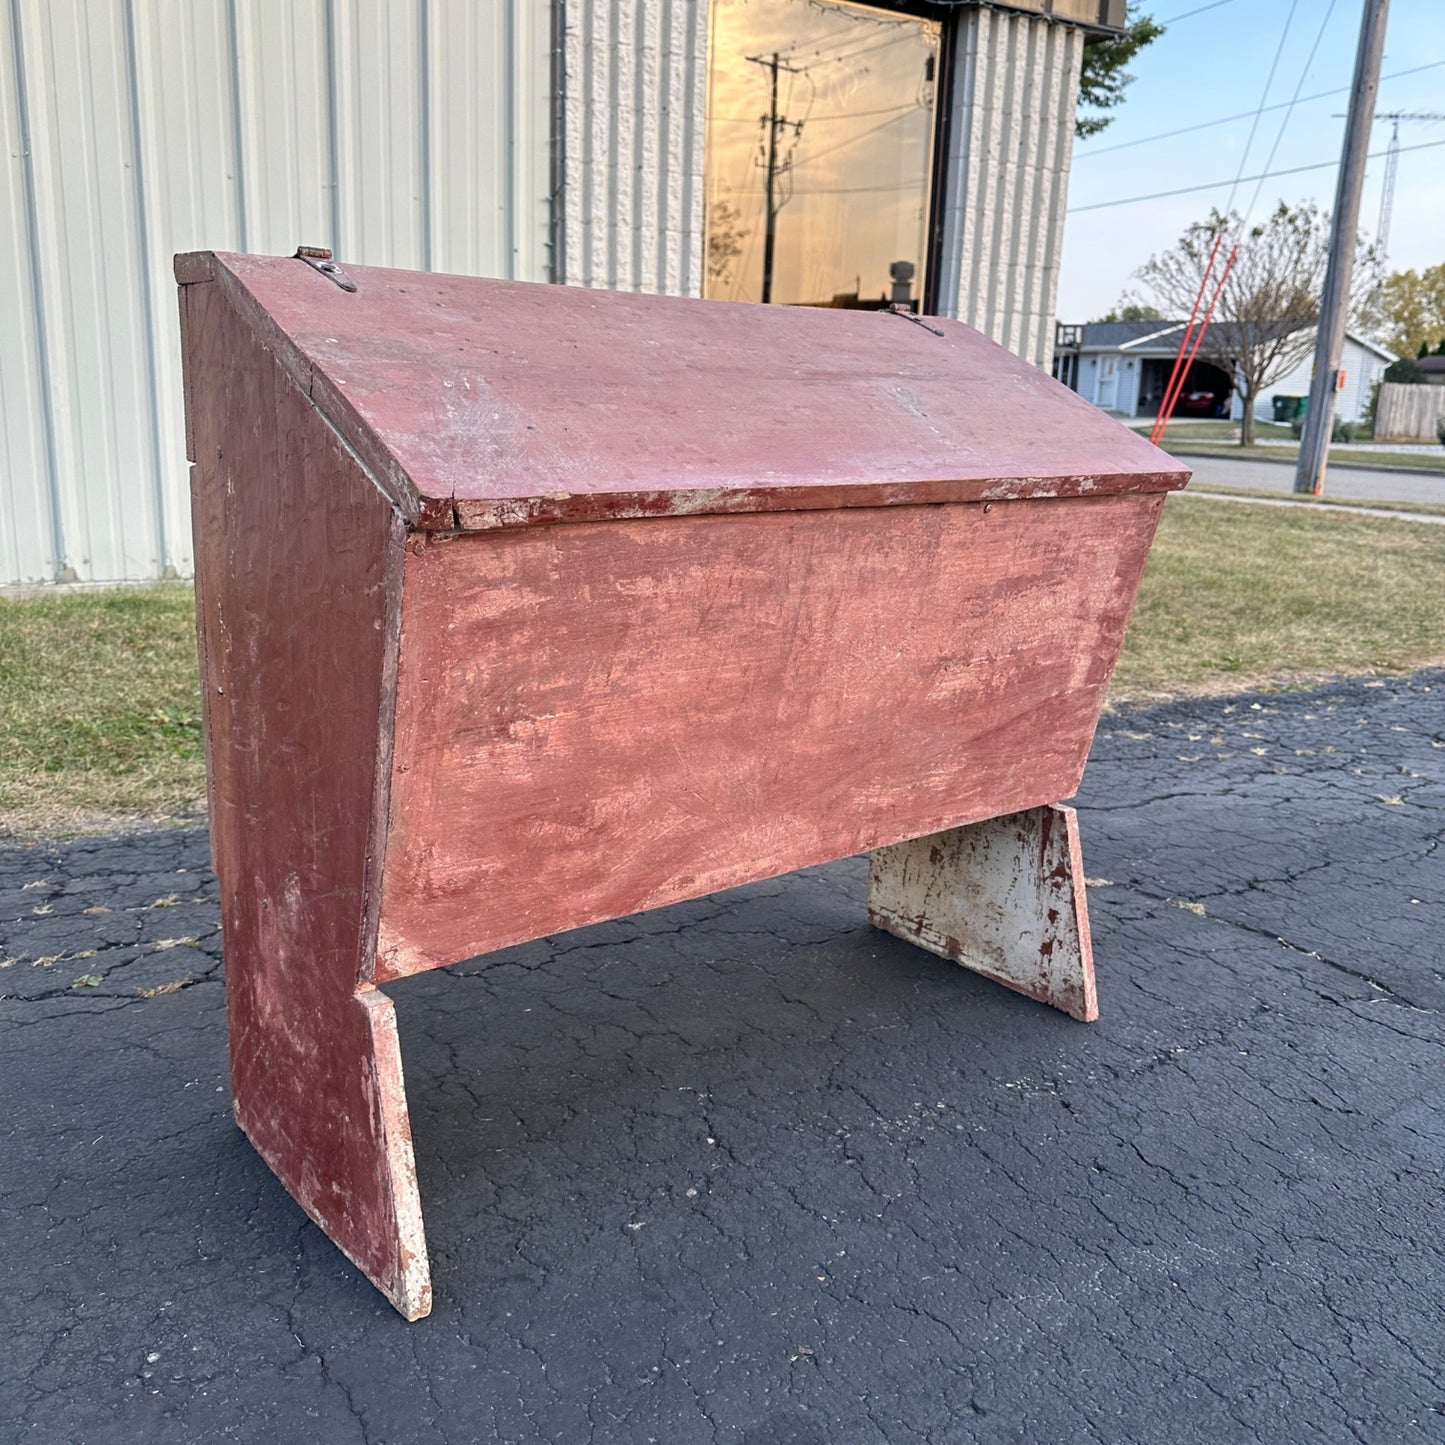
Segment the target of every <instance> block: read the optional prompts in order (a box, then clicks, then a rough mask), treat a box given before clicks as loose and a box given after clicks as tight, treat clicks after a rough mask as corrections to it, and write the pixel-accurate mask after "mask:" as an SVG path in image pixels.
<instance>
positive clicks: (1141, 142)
mask: <svg viewBox="0 0 1445 1445" xmlns="http://www.w3.org/2000/svg"><path fill="white" fill-rule="evenodd" d="M1442 65H1445V60H1431V61H1427V62H1426V64H1424V65H1412V66H1410V68H1409V69H1408V70H1392V71H1391V72H1390V73H1389V75H1382V76H1381V77H1380V81H1381V84H1383V83H1384V82H1385V81H1387V80H1399V79H1400V78H1401V77H1402V76H1406V75H1418V74H1419V73H1420V71H1422V70H1436V69H1438V68H1439V67H1440V66H1442ZM1349 88H1350V87H1349V86H1348V85H1338V86H1336V87H1335V88H1334V89H1333V90H1317V91H1316V92H1315V93H1314V94H1313V95H1302V96H1300V97H1299V98H1298V100H1297V101H1288V100H1281V101H1277V102H1276V103H1275V104H1274V105H1267V106H1265V108H1264V109H1263V110H1262V111H1261V112H1260V114H1261V115H1268V114H1269V113H1270V111H1272V110H1286V109H1288V108H1289V107H1290V106H1291V105H1296V104H1297V105H1303V104H1305V103H1306V102H1307V101H1311V100H1327V99H1328V98H1329V97H1330V96H1332V95H1344V94H1345V93H1346V92H1347V91H1348V90H1349ZM1254 113H1255V112H1254V111H1252V110H1242V111H1240V112H1239V113H1238V114H1236V115H1221V116H1218V117H1216V118H1215V119H1214V120H1201V121H1196V122H1195V123H1194V124H1193V125H1183V126H1180V127H1179V129H1178V130H1162V131H1160V132H1159V133H1158V134H1157V135H1141V136H1139V137H1138V138H1137V139H1136V140H1121V141H1115V142H1114V144H1113V145H1107V146H1098V147H1091V148H1090V149H1088V150H1086V151H1082V152H1080V153H1079V154H1077V155H1076V156H1075V157H1074V164H1075V165H1077V164H1078V163H1079V162H1080V161H1088V160H1093V158H1094V157H1095V156H1102V155H1108V153H1109V152H1110V151H1123V150H1129V149H1130V148H1131V147H1133V146H1147V145H1153V144H1154V142H1155V141H1161V140H1173V139H1174V137H1175V136H1180V135H1190V134H1192V133H1193V132H1194V131H1197V130H1208V129H1209V128H1210V127H1211V126H1216V125H1228V124H1229V123H1230V122H1231V121H1236V120H1248V119H1249V118H1250V116H1252V115H1253V114H1254Z"/></svg>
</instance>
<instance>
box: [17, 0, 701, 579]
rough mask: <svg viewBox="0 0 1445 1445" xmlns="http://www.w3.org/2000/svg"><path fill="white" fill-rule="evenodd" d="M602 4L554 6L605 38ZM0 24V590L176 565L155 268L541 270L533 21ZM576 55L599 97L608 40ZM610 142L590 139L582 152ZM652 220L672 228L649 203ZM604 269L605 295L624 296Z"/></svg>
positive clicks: (160, 11)
mask: <svg viewBox="0 0 1445 1445" xmlns="http://www.w3.org/2000/svg"><path fill="white" fill-rule="evenodd" d="M611 4H612V0H579V5H578V6H577V7H574V8H584V7H590V8H591V9H592V10H594V11H595V15H594V16H593V19H594V21H595V23H596V24H598V25H600V26H602V27H604V29H605V28H606V27H607V26H608V25H609V24H610V20H611V16H612V11H611V9H610V6H611ZM671 6H672V8H671V9H668V10H667V11H666V14H665V16H664V20H663V21H661V22H655V21H654V18H653V16H652V14H651V12H649V13H648V14H646V15H642V14H641V13H640V12H631V13H635V14H637V15H638V18H639V20H645V22H646V27H647V32H648V33H649V34H653V33H661V31H660V30H659V26H663V27H665V26H666V25H667V24H671V26H672V29H673V31H676V30H677V28H678V24H677V20H676V18H675V17H676V16H677V15H678V14H679V13H681V14H682V15H683V16H684V19H685V22H686V23H685V24H684V33H685V35H686V36H687V37H688V38H687V40H686V43H685V45H684V47H683V49H684V50H685V51H686V55H685V57H684V58H685V59H686V60H687V63H688V64H690V65H691V66H692V68H693V70H694V71H696V68H697V66H698V65H699V64H700V63H701V62H700V55H701V50H700V47H699V45H698V43H697V36H698V35H700V34H701V26H700V23H699V18H700V17H701V16H702V15H703V14H704V12H705V7H704V6H700V5H697V4H695V3H692V0H671ZM0 11H3V16H4V25H3V31H0V63H3V64H4V71H3V74H0V126H3V128H4V131H5V138H6V142H7V144H6V155H7V156H8V158H9V164H8V166H7V169H6V175H5V182H4V185H3V187H0V286H3V288H4V294H3V296H0V404H3V406H4V415H5V427H4V435H3V440H0V464H3V467H4V472H3V475H0V585H6V584H14V583H19V582H35V581H37V580H43V579H54V578H56V577H57V576H59V577H68V576H69V575H71V574H70V573H69V572H67V571H65V570H64V569H65V568H66V567H67V565H70V566H73V568H74V575H76V576H78V577H79V578H81V579H83V580H95V581H120V580H125V579H128V578H145V577H155V576H159V575H161V573H162V571H163V570H164V569H165V568H167V567H170V568H173V569H175V570H177V571H181V572H185V571H188V570H189V569H190V564H191V555H190V527H189V520H188V510H189V508H188V496H187V475H186V464H185V458H184V450H183V445H182V440H181V437H182V423H181V385H180V374H179V359H178V358H179V345H178V337H177V328H176V320H175V301H174V289H173V286H172V281H171V276H170V257H171V254H172V253H173V252H175V251H178V250H193V249H203V248H206V247H214V248H218V249H248V250H255V251H270V252H280V253H287V252H289V251H291V250H292V249H293V248H294V247H295V246H296V244H297V243H298V242H300V241H307V242H312V243H316V244H323V245H326V244H330V245H333V246H335V247H336V248H337V250H338V253H339V254H340V255H341V256H342V257H343V259H346V258H347V257H350V258H351V259H353V260H362V261H382V262H385V263H388V264H402V265H424V264H427V261H428V259H429V260H430V264H432V265H433V266H436V267H439V268H443V269H450V270H455V271H462V272H475V273H479V274H485V275H496V276H506V275H513V276H517V277H519V278H522V279H531V280H543V279H546V277H547V273H548V270H549V267H550V265H551V259H552V258H551V256H550V254H549V247H550V246H551V243H552V209H551V190H552V185H553V178H552V171H551V150H552V124H553V94H552V92H553V79H552V75H553V70H552V53H551V52H552V45H553V37H552V19H553V16H552V7H551V6H550V5H547V4H544V3H542V0H475V3H469V0H298V3H296V4H293V5H285V4H282V3H281V0H194V3H187V4H184V5H177V4H173V3H165V0H51V3H46V0H0ZM12 15H14V16H18V17H20V19H21V22H22V24H21V32H20V33H21V37H22V41H21V46H20V48H21V49H23V51H24V53H23V55H22V54H20V51H19V49H17V48H15V45H14V42H13V39H12V37H11V34H10V31H11V23H10V22H11V19H12ZM667 17H673V18H672V19H671V20H669V19H668V18H667ZM130 20H133V25H132V26H131V27H130V29H128V27H127V22H128V21H130ZM675 48H676V47H674V49H675ZM591 59H592V60H593V61H594V62H595V64H596V67H597V70H598V74H599V75H600V76H601V77H602V78H603V80H604V82H605V83H607V84H610V83H611V80H610V77H611V74H612V68H611V57H610V56H609V54H608V46H607V45H606V44H605V43H603V44H601V45H600V46H599V47H598V49H597V53H596V54H595V55H593V56H592V57H591ZM21 62H23V66H24V71H25V75H26V76H27V77H28V78H29V97H28V98H29V106H28V110H29V113H30V115H31V121H32V131H33V134H32V137H31V146H32V150H33V156H27V155H25V154H23V151H24V145H23V137H22V135H21V131H20V127H21V114H20V108H19V104H20V102H19V97H20V88H19V84H18V81H19V79H20V73H19V71H18V69H17V66H19V65H20V64H21ZM673 64H674V62H673V61H671V60H669V61H667V62H666V65H665V66H664V67H663V68H662V70H658V69H656V68H655V69H654V71H653V72H652V73H654V74H662V73H663V72H664V71H665V73H666V77H667V83H668V85H669V86H672V87H674V91H675V88H676V86H677V85H679V84H684V85H685V84H687V83H690V82H687V80H686V76H685V74H684V71H682V70H679V71H676V72H675V71H674V70H673V69H670V68H668V67H671V66H673ZM559 69H560V67H559ZM678 75H683V76H684V79H683V81H681V82H679V80H678V79H677V76H678ZM695 99H696V102H697V106H698V107H700V99H701V97H700V94H698V95H696V97H695ZM629 108H631V102H629ZM699 114H700V110H699ZM561 118H562V123H563V127H564V131H565V134H566V135H567V136H568V137H569V138H570V140H571V143H572V144H574V145H575V146H577V147H578V148H579V149H578V153H580V146H581V143H582V137H583V135H584V134H585V135H587V137H588V143H589V144H591V138H592V135H593V132H594V130H595V129H597V128H595V127H594V126H592V125H591V124H590V123H589V121H588V118H587V116H586V115H585V114H584V113H582V112H580V111H579V110H578V108H577V107H576V106H573V107H571V108H570V109H567V110H565V111H563V112H562V116H561ZM650 124H652V121H650V120H648V121H639V122H638V127H639V128H638V130H637V131H636V135H637V144H638V146H639V147H641V148H640V149H639V151H638V154H639V155H641V156H643V157H644V158H650V157H652V155H653V152H654V150H657V151H658V153H659V155H660V154H661V153H662V152H664V151H665V152H666V153H667V154H668V155H673V154H683V153H685V155H686V157H687V158H688V164H690V165H691V166H692V167H693V170H694V172H695V171H696V170H697V169H698V168H700V165H701V152H700V140H701V130H700V127H699V126H698V125H697V124H695V123H690V124H689V125H688V126H684V127H682V128H681V129H680V130H677V129H669V130H668V132H667V135H666V137H665V138H664V137H661V136H659V137H657V138H656V141H655V142H654V139H653V137H652V136H651V135H650V134H649V133H648V131H647V126H648V125H650ZM614 129H615V128H614V127H612V126H611V125H610V124H604V125H603V126H601V128H600V140H599V143H600V144H602V145H604V146H605V145H606V144H608V140H607V137H608V136H609V135H611V134H613V132H614ZM649 163H650V160H649ZM30 175H33V177H34V197H33V204H31V203H29V202H28V201H27V185H28V184H29V182H28V180H27V177H28V176H30ZM603 182H604V183H601V184H598V185H595V186H593V187H592V188H591V189H590V190H589V191H588V195H589V197H590V198H591V199H590V204H592V205H593V206H594V207H595V208H596V209H595V213H594V215H593V217H592V224H591V225H590V226H589V227H586V228H584V227H576V228H574V231H575V234H577V235H579V236H582V237H583V238H584V239H585V240H586V241H587V243H588V245H589V247H591V245H592V241H593V238H594V237H599V238H602V239H603V240H605V238H606V235H607V233H608V230H609V224H610V216H609V212H608V208H609V206H610V205H611V204H612V196H613V188H612V187H610V186H609V185H608V184H606V183H605V177H604V178H603ZM560 210H561V208H559V213H560ZM635 211H636V208H634V220H635V219H636V215H635ZM654 214H656V215H657V217H658V221H657V224H659V226H660V227H661V226H664V225H665V226H667V227H676V226H677V224H678V221H677V217H676V207H675V206H672V205H671V204H670V202H669V200H668V197H667V196H666V195H665V194H662V193H661V190H659V195H658V199H657V204H656V207H655V208H654ZM648 223H649V224H651V221H650V220H649V222H648ZM32 226H33V227H34V229H35V232H36V243H35V244H34V245H32V243H31V235H30V232H31V228H32ZM689 244H690V245H692V246H693V247H694V248H695V247H696V244H697V242H696V226H695V223H694V229H693V233H692V240H691V241H690V242H689V240H688V238H687V236H686V234H684V235H683V236H682V239H681V241H680V242H679V241H678V240H677V239H676V238H674V239H673V240H671V241H669V242H668V243H667V244H665V245H664V246H663V247H662V253H663V254H662V255H661V256H660V257H659V259H658V261H657V263H656V268H655V269H656V271H657V272H658V274H659V280H658V282H657V284H659V285H665V284H668V281H667V279H666V277H664V276H662V273H663V272H664V271H667V274H668V276H673V277H680V278H682V280H683V284H686V276H687V274H688V273H687V269H686V268H687V265H688V264H689V261H688V258H687V257H686V256H684V257H682V258H681V260H679V257H678V254H677V248H678V246H679V245H682V246H684V247H685V246H687V245H689ZM589 254H590V253H589ZM624 260H625V261H626V264H624V266H623V268H622V270H623V272H624V273H625V274H624V275H623V277H622V284H628V285H633V284H641V282H640V280H634V272H635V271H636V270H637V269H638V268H637V267H636V266H634V265H633V264H632V262H631V261H630V260H626V258H625V257H624ZM668 268H670V270H669V269H668ZM6 283H9V284H6ZM50 415H53V417H54V421H55V425H54V428H53V442H52V440H51V439H50V435H51V434H50V433H49V432H48V431H47V418H48V416H50ZM52 447H53V451H54V456H53V458H52V456H51V450H52ZM52 511H53V512H54V514H55V516H56V519H57V520H58V521H59V523H60V524H61V526H62V527H63V536H64V541H65V543H66V544H67V545H68V550H69V553H70V555H69V556H61V555H59V546H60V545H61V544H60V543H58V542H57V540H56V536H55V527H54V526H53V525H52V521H51V516H52ZM162 541H163V543H164V546H162Z"/></svg>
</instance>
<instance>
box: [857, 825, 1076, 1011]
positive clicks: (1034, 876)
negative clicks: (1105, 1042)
mask: <svg viewBox="0 0 1445 1445" xmlns="http://www.w3.org/2000/svg"><path fill="white" fill-rule="evenodd" d="M870 856H871V865H872V866H871V869H870V877H869V886H868V918H869V921H870V922H872V923H873V924H874V925H875V926H876V927H878V928H883V929H886V930H887V931H888V932H889V933H894V934H897V935H898V937H899V938H902V939H906V940H907V941H908V942H909V943H916V944H917V945H918V946H919V947H920V948H926V949H928V951H929V952H930V953H937V954H940V955H941V956H942V957H944V958H951V959H952V960H953V961H954V962H955V963H960V964H962V965H963V966H964V967H965V968H968V969H972V970H973V972H975V973H981V974H983V976H984V977H985V978H991V979H993V980H994V981H995V982H996V983H1001V984H1003V985H1004V987H1005V988H1011V989H1013V990H1015V992H1017V993H1022V994H1026V995H1027V996H1028V997H1029V998H1033V999H1037V1000H1038V1001H1039V1002H1040V1003H1046V1004H1051V1005H1052V1006H1053V1007H1054V1008H1057V1009H1062V1010H1063V1011H1064V1012H1065V1013H1066V1014H1071V1015H1072V1016H1073V1017H1074V1018H1076V1019H1080V1020H1082V1021H1083V1022H1084V1023H1090V1022H1092V1021H1093V1020H1094V1019H1096V1018H1098V1016H1099V1002H1098V996H1097V993H1096V991H1095V987H1094V954H1093V948H1092V945H1091V943H1090V939H1089V909H1088V903H1087V901H1086V899H1085V896H1084V865H1083V861H1082V856H1081V854H1080V851H1079V825H1078V819H1077V817H1076V816H1075V813H1074V810H1073V809H1072V808H1067V807H1064V806H1063V805H1062V804H1057V803H1051V804H1048V805H1046V806H1044V807H1042V808H1029V809H1026V810H1025V811H1024V812H1022V813H1009V814H1006V815H1005V816H1004V817H1001V818H990V819H988V820H987V821H986V822H982V823H970V824H968V825H967V826H965V827H962V828H951V829H949V830H948V831H947V832H944V833H934V834H932V835H931V836H930V837H927V838H915V839H913V840H912V841H911V842H908V843H897V844H895V845H893V846H892V847H888V848H877V849H875V850H874V851H873V853H872V854H871V855H870Z"/></svg>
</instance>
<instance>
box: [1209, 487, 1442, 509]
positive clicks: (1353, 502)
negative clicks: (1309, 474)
mask: <svg viewBox="0 0 1445 1445" xmlns="http://www.w3.org/2000/svg"><path fill="white" fill-rule="evenodd" d="M1191 492H1192V493H1199V492H1204V493H1207V494H1212V495H1213V496H1216V497H1238V498H1240V500H1241V501H1248V502H1289V503H1290V504H1291V505H1298V506H1301V507H1315V508H1318V509H1320V510H1322V511H1332V510H1334V509H1335V508H1336V507H1345V508H1351V507H1354V508H1366V509H1368V510H1369V511H1371V512H1404V513H1406V514H1408V513H1410V512H1415V513H1420V514H1423V515H1425V516H1430V517H1445V502H1373V501H1371V500H1370V499H1369V498H1368V497H1332V496H1330V494H1329V493H1328V492H1326V493H1325V495H1324V496H1322V497H1311V496H1306V495H1304V494H1303V493H1300V492H1267V491H1265V490H1264V489H1263V488H1262V487H1227V486H1223V485H1221V484H1220V483H1218V482H1190V484H1189V490H1188V491H1187V492H1185V493H1184V494H1183V495H1185V496H1188V495H1189V494H1190V493H1191Z"/></svg>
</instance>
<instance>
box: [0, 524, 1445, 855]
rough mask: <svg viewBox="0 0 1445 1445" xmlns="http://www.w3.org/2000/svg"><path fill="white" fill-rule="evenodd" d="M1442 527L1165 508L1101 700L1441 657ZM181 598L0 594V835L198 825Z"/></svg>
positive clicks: (170, 593)
mask: <svg viewBox="0 0 1445 1445" xmlns="http://www.w3.org/2000/svg"><path fill="white" fill-rule="evenodd" d="M1442 577H1445V527H1442V526H1435V525H1430V524H1426V523H1410V522H1404V521H1400V522H1397V521H1394V520H1391V519H1386V518H1381V517H1367V516H1352V515H1350V514H1349V513H1348V512H1347V511H1342V510H1329V511H1326V510H1324V509H1321V508H1318V507H1312V506H1310V505H1309V504H1307V503H1302V504H1301V505H1299V506H1297V507H1250V506H1242V505H1231V504H1225V503H1211V502H1204V501H1195V500H1191V499H1190V498H1188V497H1179V498H1172V499H1171V500H1170V501H1169V503H1168V505H1167V506H1166V507H1165V509H1164V516H1163V519H1162V521H1161V523H1160V527H1159V536H1158V539H1157V541H1156V543H1155V547H1154V551H1153V554H1152V555H1151V557H1150V560H1149V568H1148V571H1147V573H1146V574H1145V577H1144V584H1143V587H1142V589H1141V591H1140V596H1139V605H1138V608H1137V610H1136V612H1135V615H1134V621H1133V623H1132V625H1131V627H1130V631H1129V635H1128V637H1127V639H1126V641H1125V644H1124V652H1123V656H1122V658H1121V659H1120V662H1119V669H1118V672H1117V673H1116V675H1115V679H1114V687H1113V690H1112V694H1111V696H1112V698H1113V700H1114V701H1116V702H1127V701H1141V700H1145V699H1152V698H1160V697H1167V696H1170V695H1173V694H1177V693H1185V692H1220V691H1232V690H1236V689H1240V688H1244V687H1247V686H1250V685H1254V684H1260V683H1273V684H1278V685H1291V684H1295V683H1299V682H1310V681H1315V680H1318V679H1320V678H1322V677H1327V676H1330V675H1335V674H1341V673H1361V672H1391V673H1393V672H1403V671H1407V670H1409V669H1411V668H1416V667H1421V666H1426V665H1430V664H1440V663H1445V586H1442V585H1441V578H1442ZM199 713H200V699H199V686H198V682H197V677H196V661H195V639H194V622H193V609H192V599H191V590H190V588H189V586H188V585H186V584H183V583H177V584H168V585H165V586H160V587H144V588H141V587H137V588H127V589H116V590H112V591H104V592H72V593H55V594H48V595H40V596H28V597H14V598H5V599H0V834H5V835H9V836H45V835H52V836H53V835H60V834H66V833H77V832H90V831H96V830H100V829H105V828H108V827H114V826H116V824H117V822H118V820H137V819H150V820H159V821H165V820H168V819H176V818H187V817H195V816H197V813H198V810H199V808H200V805H201V797H202V794H203V792H204V789H205V769H204V764H203V760H202V755H201V730H200V720H199Z"/></svg>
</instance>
